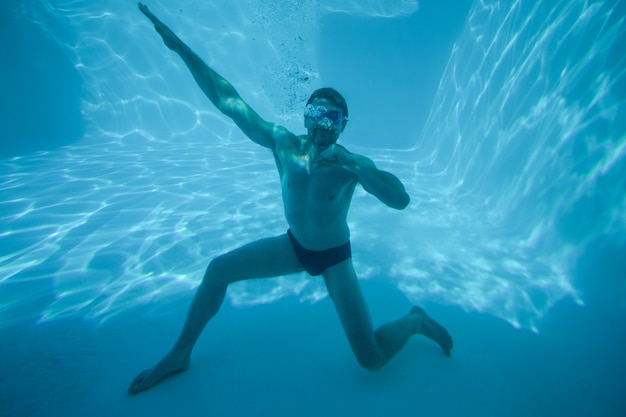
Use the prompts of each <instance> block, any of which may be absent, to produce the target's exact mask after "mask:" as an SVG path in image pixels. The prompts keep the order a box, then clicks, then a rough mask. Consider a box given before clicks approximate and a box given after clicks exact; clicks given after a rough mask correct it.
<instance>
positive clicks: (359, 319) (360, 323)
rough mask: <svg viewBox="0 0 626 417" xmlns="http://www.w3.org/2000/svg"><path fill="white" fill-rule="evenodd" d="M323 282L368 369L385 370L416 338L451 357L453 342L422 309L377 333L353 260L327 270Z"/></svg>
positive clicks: (351, 342)
mask: <svg viewBox="0 0 626 417" xmlns="http://www.w3.org/2000/svg"><path fill="white" fill-rule="evenodd" d="M324 279H325V281H326V287H327V288H328V292H329V294H330V296H331V298H332V300H333V302H334V304H335V308H336V309H337V313H338V315H339V319H340V320H341V324H342V325H343V328H344V331H345V332H346V336H347V337H348V341H349V342H350V347H351V348H352V351H353V352H354V354H355V356H356V358H357V360H358V362H359V364H360V365H361V366H362V367H364V368H365V369H369V370H378V369H380V368H382V367H383V366H384V365H385V364H386V363H387V362H388V361H389V360H390V359H391V358H392V357H394V356H395V355H396V353H398V352H399V351H400V349H402V347H403V346H404V345H405V344H406V342H407V341H408V340H409V338H410V337H411V336H412V335H414V334H423V335H424V336H426V337H428V338H430V339H432V340H434V341H435V342H437V343H438V344H439V345H440V346H441V348H442V349H443V351H444V353H445V354H446V355H449V354H450V349H452V338H451V337H450V335H449V334H448V332H447V331H446V329H445V328H444V327H443V326H441V325H440V324H438V323H437V322H435V321H434V320H433V319H431V318H430V317H429V316H428V315H426V313H425V312H424V310H422V309H421V308H419V307H415V308H413V309H412V310H411V311H410V312H409V314H407V315H406V316H404V317H402V318H400V319H398V320H395V321H393V322H390V323H387V324H384V325H382V326H380V327H379V328H378V329H377V330H376V331H374V328H373V325H372V321H371V318H370V315H369V311H368V308H367V303H366V302H365V299H364V297H363V293H362V292H361V288H360V286H359V282H358V278H357V276H356V273H355V272H354V268H353V266H352V260H351V259H347V260H346V261H344V262H342V263H339V264H337V265H335V266H332V267H330V268H328V269H327V270H326V271H324Z"/></svg>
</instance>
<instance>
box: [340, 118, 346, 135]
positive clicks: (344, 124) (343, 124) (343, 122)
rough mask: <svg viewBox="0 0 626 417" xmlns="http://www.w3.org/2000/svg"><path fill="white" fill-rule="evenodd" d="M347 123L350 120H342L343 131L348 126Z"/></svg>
mask: <svg viewBox="0 0 626 417" xmlns="http://www.w3.org/2000/svg"><path fill="white" fill-rule="evenodd" d="M347 124H348V120H346V119H344V120H343V121H342V122H341V131H342V132H343V131H344V129H345V128H346V125H347Z"/></svg>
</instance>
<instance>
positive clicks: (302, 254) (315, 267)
mask: <svg viewBox="0 0 626 417" xmlns="http://www.w3.org/2000/svg"><path fill="white" fill-rule="evenodd" d="M287 235H289V240H291V244H292V245H293V248H294V250H295V251H296V255H298V259H299V260H300V263H301V264H302V266H303V267H304V269H305V270H306V272H308V273H309V274H310V275H313V276H317V275H322V272H324V271H325V270H327V269H328V268H330V267H331V266H333V265H337V264H338V263H340V262H343V261H345V260H346V259H348V258H350V257H351V256H352V251H351V250H350V242H349V241H348V242H347V243H344V244H343V245H341V246H337V247H336V248H330V249H325V250H319V251H317V250H310V249H307V248H305V247H304V246H302V245H301V244H300V242H298V241H297V240H296V238H295V237H294V236H293V233H291V229H289V230H287Z"/></svg>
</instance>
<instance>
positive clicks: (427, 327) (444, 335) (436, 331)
mask: <svg viewBox="0 0 626 417" xmlns="http://www.w3.org/2000/svg"><path fill="white" fill-rule="evenodd" d="M410 315H412V316H414V317H415V318H417V325H416V331H415V333H417V334H422V335H424V336H426V337H427V338H429V339H431V340H433V341H435V342H437V343H438V344H439V346H441V349H442V350H443V353H444V354H445V355H446V356H450V351H451V350H452V348H453V347H454V342H453V341H452V336H450V333H448V331H447V330H446V329H445V328H444V327H443V326H442V325H441V324H439V323H437V322H436V321H435V320H433V319H431V318H430V317H429V316H428V314H426V312H425V311H424V309H422V308H420V307H413V309H411V313H410Z"/></svg>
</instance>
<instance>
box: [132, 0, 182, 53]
mask: <svg viewBox="0 0 626 417" xmlns="http://www.w3.org/2000/svg"><path fill="white" fill-rule="evenodd" d="M137 6H138V7H139V10H140V11H141V13H143V14H144V15H146V17H147V18H148V19H150V21H151V22H152V23H153V24H154V28H155V29H156V31H157V33H158V34H159V35H161V38H163V42H164V43H165V46H167V47H168V48H170V49H171V50H172V51H174V52H180V51H181V50H182V49H183V48H186V45H185V44H184V43H183V41H182V40H180V38H179V37H178V36H176V34H175V33H174V32H172V30H171V29H170V28H169V27H167V26H166V25H165V23H163V22H161V21H160V20H159V18H158V17H156V16H155V15H154V13H152V12H151V11H150V9H148V6H146V5H145V4H143V3H141V2H139V3H138V4H137Z"/></svg>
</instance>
